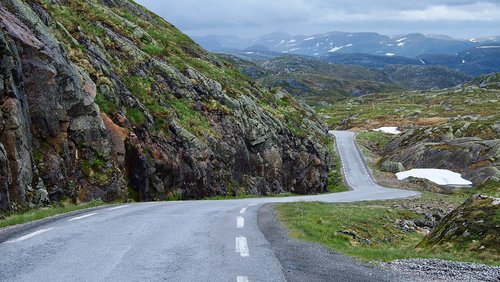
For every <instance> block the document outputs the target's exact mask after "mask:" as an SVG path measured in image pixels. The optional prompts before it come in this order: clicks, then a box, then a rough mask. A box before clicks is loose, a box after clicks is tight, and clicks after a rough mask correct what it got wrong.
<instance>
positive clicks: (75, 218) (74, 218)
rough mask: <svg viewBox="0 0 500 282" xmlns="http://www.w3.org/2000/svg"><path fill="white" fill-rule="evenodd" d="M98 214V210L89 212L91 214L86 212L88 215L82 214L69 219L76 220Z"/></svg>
mask: <svg viewBox="0 0 500 282" xmlns="http://www.w3.org/2000/svg"><path fill="white" fill-rule="evenodd" d="M96 214H97V213H96V212H94V213H89V214H86V215H82V216H78V217H73V218H70V219H68V221H74V220H79V219H84V218H87V217H91V216H94V215H96Z"/></svg>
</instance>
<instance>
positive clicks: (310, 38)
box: [304, 37, 314, 41]
mask: <svg viewBox="0 0 500 282" xmlns="http://www.w3.org/2000/svg"><path fill="white" fill-rule="evenodd" d="M309 40H314V37H308V38H306V39H304V41H309Z"/></svg>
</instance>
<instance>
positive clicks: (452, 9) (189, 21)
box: [136, 0, 500, 38]
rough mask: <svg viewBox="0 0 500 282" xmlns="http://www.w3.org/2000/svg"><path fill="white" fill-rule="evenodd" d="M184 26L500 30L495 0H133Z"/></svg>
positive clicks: (462, 33) (202, 31) (254, 31)
mask: <svg viewBox="0 0 500 282" xmlns="http://www.w3.org/2000/svg"><path fill="white" fill-rule="evenodd" d="M136 1H137V2H138V3H140V4H142V5H144V6H146V7H147V8H149V9H150V10H152V11H153V12H155V13H156V14H159V15H160V16H162V17H164V18H165V19H166V20H167V21H169V22H171V23H172V24H174V25H176V26H177V27H178V28H179V29H181V30H182V31H183V32H185V33H187V34H189V35H191V36H193V35H209V34H218V35H225V34H232V35H239V36H240V37H253V36H257V35H262V34H266V33H270V32H274V31H285V32H288V33H291V34H306V35H307V34H315V33H324V32H328V31H348V32H349V31H353V32H356V31H375V32H379V33H382V34H387V35H395V34H405V33H411V32H422V33H426V34H446V35H451V36H455V37H463V38H470V37H476V36H487V35H500V0H477V1H475V0H136Z"/></svg>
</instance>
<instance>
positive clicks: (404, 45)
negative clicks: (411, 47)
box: [398, 42, 406, 47]
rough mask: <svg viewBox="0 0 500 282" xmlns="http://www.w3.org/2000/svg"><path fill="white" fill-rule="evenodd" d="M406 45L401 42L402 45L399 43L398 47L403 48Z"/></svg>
mask: <svg viewBox="0 0 500 282" xmlns="http://www.w3.org/2000/svg"><path fill="white" fill-rule="evenodd" d="M405 44H406V42H401V43H398V46H399V47H403V46H405Z"/></svg>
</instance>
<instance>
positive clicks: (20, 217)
mask: <svg viewBox="0 0 500 282" xmlns="http://www.w3.org/2000/svg"><path fill="white" fill-rule="evenodd" d="M104 204H105V203H104V202H103V201H100V200H94V201H91V202H88V203H85V204H81V205H67V206H60V207H51V208H43V209H37V210H30V211H27V212H23V213H13V214H10V215H7V216H6V217H5V219H0V228H4V227H7V226H12V225H17V224H23V223H28V222H32V221H35V220H39V219H44V218H47V217H51V216H55V215H59V214H63V213H68V212H73V211H77V210H83V209H88V208H94V207H98V206H102V205H104Z"/></svg>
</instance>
